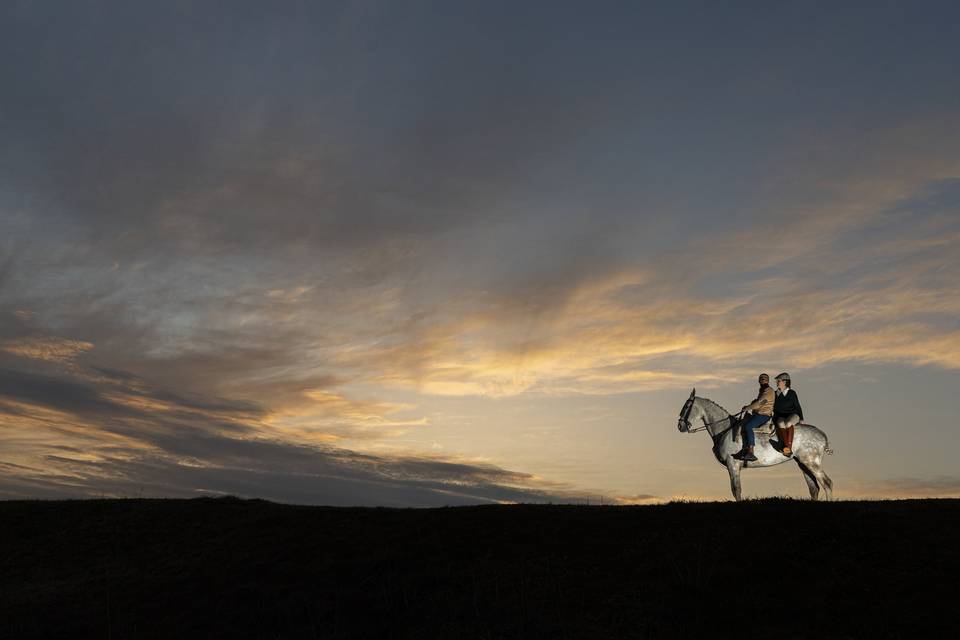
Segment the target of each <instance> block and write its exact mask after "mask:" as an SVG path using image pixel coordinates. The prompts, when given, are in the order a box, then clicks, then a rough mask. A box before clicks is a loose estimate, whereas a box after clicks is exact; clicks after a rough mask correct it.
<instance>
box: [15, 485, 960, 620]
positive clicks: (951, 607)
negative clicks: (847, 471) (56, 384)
mask: <svg viewBox="0 0 960 640" xmlns="http://www.w3.org/2000/svg"><path fill="white" fill-rule="evenodd" d="M958 524H960V500H909V501H888V502H834V503H810V502H800V501H793V500H779V499H775V500H763V501H752V502H746V503H741V504H735V503H687V504H669V505H662V506H652V507H610V506H606V507H587V506H571V505H502V506H499V505H498V506H477V507H450V508H442V509H422V510H421V509H370V508H343V507H299V506H289V505H280V504H274V503H270V502H264V501H259V500H238V499H233V498H225V499H197V500H133V499H129V500H89V501H55V502H54V501H51V502H44V501H26V502H23V501H18V502H0V636H2V637H3V638H25V639H26V638H88V637H90V638H116V639H120V638H131V639H132V638H207V637H210V638H461V637H462V638H647V637H649V638H675V637H707V636H714V637H716V636H720V637H734V636H738V637H769V638H781V639H784V638H908V637H909V638H913V637H918V636H923V635H926V636H927V637H931V636H932V637H958V636H957V630H958V629H960V618H958V611H957V609H958V607H957V606H956V605H955V602H956V598H957V580H956V576H957V572H958V569H960V553H958V549H960V544H958V540H957V533H958Z"/></svg>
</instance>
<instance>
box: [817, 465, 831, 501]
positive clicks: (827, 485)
mask: <svg viewBox="0 0 960 640" xmlns="http://www.w3.org/2000/svg"><path fill="white" fill-rule="evenodd" d="M817 470H818V471H819V472H820V474H819V475H818V476H817V481H818V482H819V483H820V484H821V485H823V493H824V498H825V499H827V500H833V480H831V479H830V476H828V475H827V474H826V472H824V470H823V467H817Z"/></svg>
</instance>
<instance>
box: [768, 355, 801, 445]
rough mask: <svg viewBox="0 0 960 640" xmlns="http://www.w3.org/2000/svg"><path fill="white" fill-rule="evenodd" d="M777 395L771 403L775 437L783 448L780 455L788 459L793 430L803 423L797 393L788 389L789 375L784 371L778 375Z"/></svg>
mask: <svg viewBox="0 0 960 640" xmlns="http://www.w3.org/2000/svg"><path fill="white" fill-rule="evenodd" d="M775 380H776V381H777V395H776V399H775V400H774V402H773V420H774V423H775V424H776V426H777V437H778V438H780V442H781V443H782V445H783V448H782V449H781V450H780V453H782V454H783V455H785V456H787V457H788V458H789V457H790V456H792V455H793V449H792V447H793V428H794V427H795V426H796V425H797V424H798V423H800V422H802V421H803V409H801V408H800V398H798V397H797V392H796V391H794V390H793V389H791V388H790V374H789V373H787V372H786V371H784V372H783V373H781V374H780V375H778V376H777V377H776V378H775Z"/></svg>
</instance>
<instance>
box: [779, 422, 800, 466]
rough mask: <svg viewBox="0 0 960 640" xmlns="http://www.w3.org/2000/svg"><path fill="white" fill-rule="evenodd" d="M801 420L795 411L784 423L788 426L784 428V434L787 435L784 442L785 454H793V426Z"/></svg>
mask: <svg viewBox="0 0 960 640" xmlns="http://www.w3.org/2000/svg"><path fill="white" fill-rule="evenodd" d="M799 422H800V416H798V415H797V414H795V413H794V414H793V415H791V416H790V417H789V418H787V419H786V423H785V425H784V426H785V427H786V428H785V429H784V435H785V436H786V439H785V440H784V443H783V455H785V456H790V455H793V428H794V426H795V425H796V424H798V423H799Z"/></svg>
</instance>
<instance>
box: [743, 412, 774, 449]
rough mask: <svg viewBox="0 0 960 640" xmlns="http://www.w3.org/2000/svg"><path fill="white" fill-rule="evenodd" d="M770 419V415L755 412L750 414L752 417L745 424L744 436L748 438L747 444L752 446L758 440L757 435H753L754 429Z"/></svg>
mask: <svg viewBox="0 0 960 640" xmlns="http://www.w3.org/2000/svg"><path fill="white" fill-rule="evenodd" d="M769 419H770V416H764V415H760V414H759V413H755V414H753V415H752V416H750V419H749V420H747V421H746V422H745V423H744V425H743V437H744V438H746V444H747V446H750V447H752V446H753V443H754V442H755V441H756V437H755V436H754V435H753V430H754V429H756V428H757V427H759V426H760V425H762V424H763V423H764V422H766V421H767V420H769Z"/></svg>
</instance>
